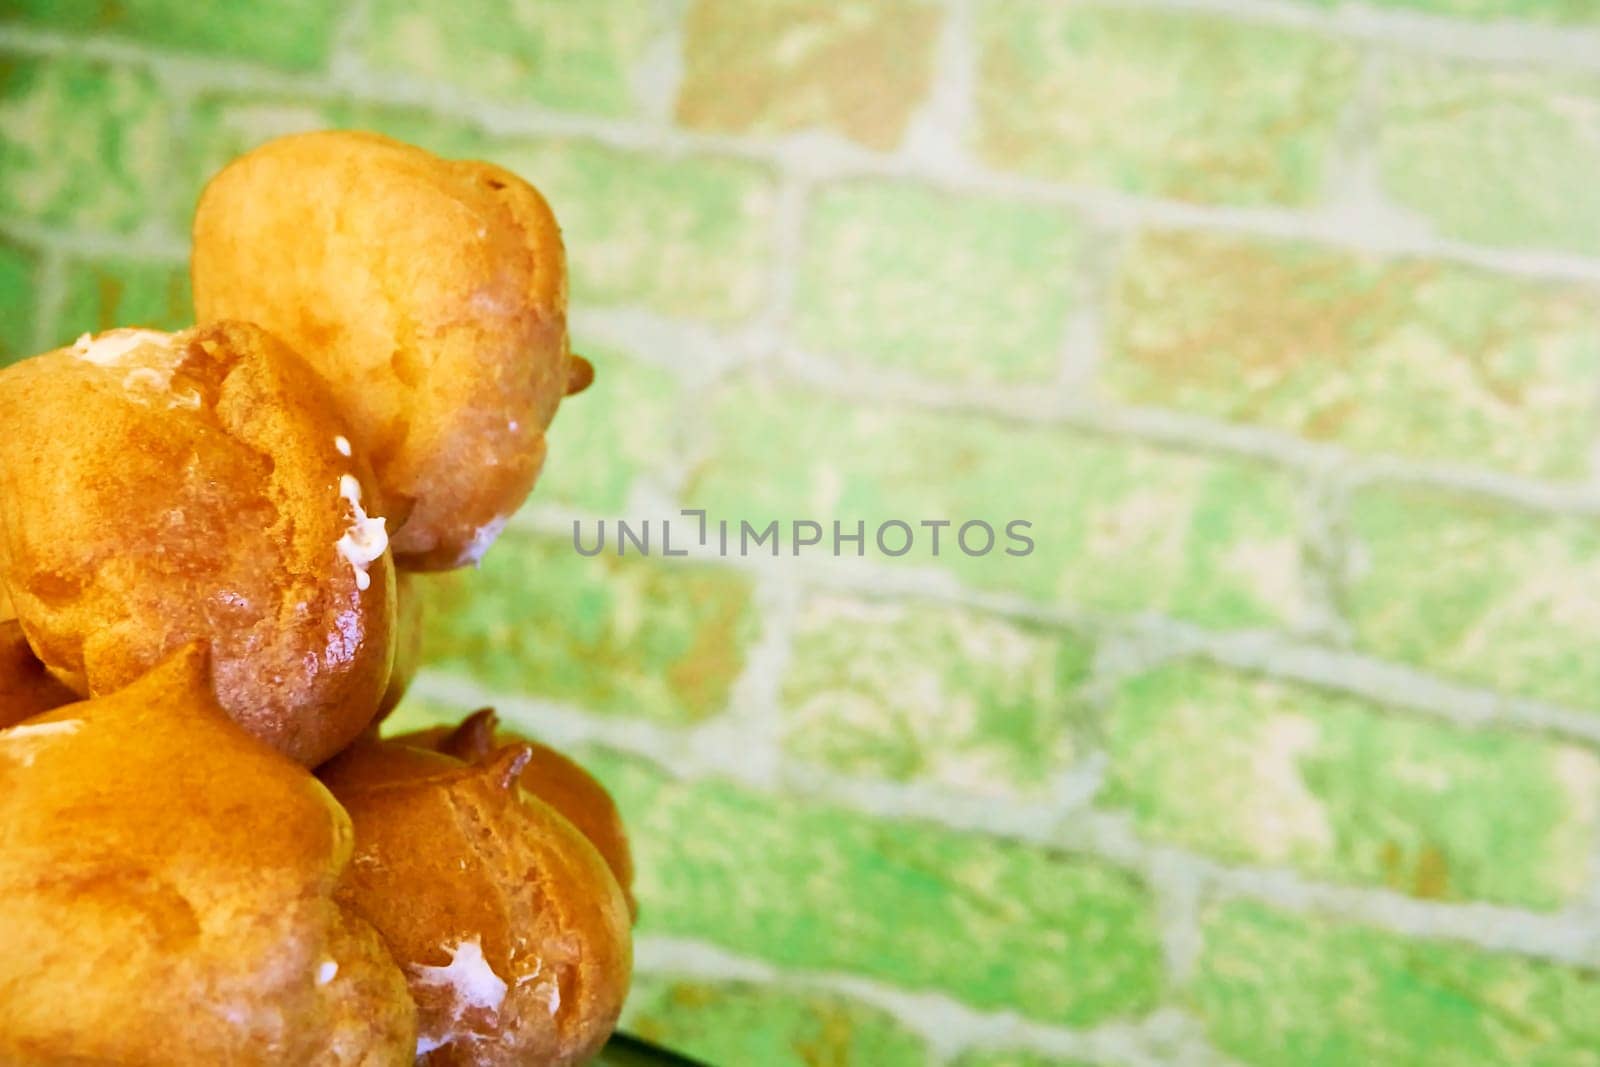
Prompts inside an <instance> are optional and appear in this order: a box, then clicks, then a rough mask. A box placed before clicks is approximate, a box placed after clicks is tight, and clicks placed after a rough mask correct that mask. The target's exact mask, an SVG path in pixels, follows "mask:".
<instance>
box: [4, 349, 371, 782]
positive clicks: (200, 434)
mask: <svg viewBox="0 0 1600 1067" xmlns="http://www.w3.org/2000/svg"><path fill="white" fill-rule="evenodd" d="M0 426H4V427H5V432H4V433H0V584H4V585H5V587H6V588H7V589H8V590H9V592H10V594H11V599H12V602H13V606H14V608H15V610H16V612H17V617H18V618H19V619H20V621H21V623H22V628H23V631H24V632H25V633H26V634H27V636H28V641H29V644H31V645H32V647H33V650H34V652H35V654H36V655H37V656H38V657H39V659H41V660H42V661H44V663H45V665H46V666H47V667H48V668H49V669H50V671H51V672H52V673H53V674H55V675H56V677H57V678H59V679H60V680H61V681H62V682H63V683H65V684H66V685H67V686H68V687H69V688H71V689H72V690H73V691H74V692H76V693H78V694H80V695H84V696H88V695H94V696H100V695H104V694H107V693H111V692H114V691H116V690H117V689H120V688H122V687H123V686H125V685H128V684H129V683H131V682H132V681H134V680H135V679H137V678H139V677H140V676H142V675H143V674H145V673H146V672H147V671H149V670H150V669H151V668H153V667H154V666H155V665H156V664H157V663H159V662H160V661H161V660H163V659H164V658H166V657H167V656H168V655H170V654H171V653H172V652H173V651H175V650H176V649H178V648H180V647H182V646H183V645H185V644H188V643H189V642H191V641H197V640H198V641H203V642H205V643H206V644H207V645H208V647H209V649H210V652H211V656H212V663H213V665H214V669H213V673H214V677H215V683H216V687H217V697H218V699H219V700H220V701H221V703H222V706H223V707H224V708H226V709H227V711H228V713H229V714H230V715H232V716H233V718H234V720H235V721H236V722H238V723H239V724H240V725H242V726H243V727H244V728H245V729H246V730H248V731H249V732H251V733H253V734H255V735H256V736H257V737H260V738H261V739H263V740H265V741H267V742H268V743H269V744H271V745H272V746H273V747H274V748H276V749H278V751H280V752H282V753H284V754H285V755H287V756H289V757H291V758H293V759H295V760H298V761H299V762H301V763H304V764H306V765H308V766H309V765H313V764H316V763H318V762H321V761H323V760H325V759H327V758H328V757H329V756H331V755H333V754H334V753H335V752H337V751H338V750H339V749H341V748H343V747H344V746H345V745H346V744H348V743H349V742H350V741H351V740H352V739H353V738H354V737H356V735H357V734H359V733H360V732H361V731H362V730H363V729H364V728H365V727H366V725H367V724H368V723H369V722H370V721H371V720H372V718H373V716H374V715H375V714H376V712H377V710H378V704H379V701H380V698H381V697H382V696H383V693H384V690H385V688H386V686H387V685H388V682H389V670H390V664H391V659H392V655H393V639H394V632H393V630H394V611H395V608H394V573H393V566H392V562H391V558H390V556H389V554H388V552H387V551H386V550H385V547H384V544H385V528H384V522H383V519H382V518H381V517H380V516H381V515H382V510H381V507H382V503H381V502H382V497H381V495H380V494H378V492H377V491H376V488H375V483H374V481H373V476H372V474H371V472H370V470H369V468H368V466H367V464H366V463H365V462H364V460H363V458H362V454H361V452H360V451H359V450H357V449H354V448H353V447H352V445H351V442H350V439H349V436H348V434H349V431H348V429H347V428H346V427H345V423H344V421H343V419H342V417H341V416H340V415H339V414H338V413H337V411H336V409H335V408H334V405H333V402H332V400H331V398H330V397H329V395H328V392H327V389H326V387H325V385H324V384H323V382H322V381H321V379H319V378H318V377H317V375H316V374H315V372H314V371H312V370H311V368H310V367H308V366H307V365H306V364H305V363H304V362H303V361H302V360H300V359H299V358H298V357H297V356H295V354H294V353H293V352H291V351H290V350H289V349H288V348H286V347H285V346H284V345H283V344H282V343H281V342H279V341H277V340H276V339H274V338H273V337H272V336H271V335H270V334H268V333H266V332H265V331H263V330H261V329H259V328H257V327H255V326H251V325H249V324H246V323H215V324H212V325H210V326H201V327H196V328H194V329H190V330H185V331H183V332H182V333H177V334H166V333H159V332H155V331H150V330H112V331H109V332H107V333H103V334H101V335H99V336H98V337H92V338H91V337H89V336H87V335H85V336H84V337H83V338H82V339H80V340H79V341H78V343H77V344H75V345H73V346H71V347H68V348H63V349H60V350H57V351H55V352H50V353H47V354H45V355H42V356H36V357H34V358H33V359H29V360H25V361H23V362H21V363H18V364H15V365H13V366H11V367H9V368H7V369H6V370H5V371H3V372H0Z"/></svg>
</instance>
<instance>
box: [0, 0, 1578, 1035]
mask: <svg viewBox="0 0 1600 1067" xmlns="http://www.w3.org/2000/svg"><path fill="white" fill-rule="evenodd" d="M0 12H3V16H0V213H3V221H0V361H9V360H14V359H17V358H21V357H23V356H25V355H27V354H30V353H32V352H35V351H39V350H42V349H45V348H49V347H53V346H55V345H57V344H60V343H63V342H65V341H68V340H70V339H71V338H72V337H74V336H75V335H77V334H78V333H80V332H82V331H85V330H98V329H102V328H106V327H110V326H114V325H126V324H134V323H138V324H148V325H156V326H168V327H176V326H179V325H182V324H184V323H186V322H188V321H189V319H190V317H191V315H192V310H191V308H190V302H189V296H188V289H187V279H186V259H187V253H188V238H187V226H188V220H189V217H190V213H191V211H192V209H193V205H194V201H195V198H196V195H197V193H198V190H199V188H200V186H201V184H202V183H203V182H204V180H205V179H206V177H207V176H208V175H210V174H211V173H212V172H214V171H215V170H216V169H217V168H218V167H219V166H220V165H221V164H223V163H224V162H225V161H227V160H228V159H229V158H230V157H232V156H233V155H235V154H237V153H239V152H241V151H243V150H246V149H248V148H250V147H251V146H253V145H255V144H257V143H259V142H261V141H263V140H265V139H267V138H270V137H273V136H275V135H278V134H282V133H286V132H290V131H295V130H301V129H310V128H317V127H328V126H353V127H364V128H370V129H376V130H381V131H384V132H387V133H390V134H392V135H395V136H398V137H402V138H405V139H407V140H411V141H414V142H417V143H419V144H421V145H424V146H426V147H428V148H430V149H432V150H434V151H436V152H439V153H442V154H446V155H458V156H477V157H482V158H487V159H491V160H495V161H497V162H499V163H502V164H504V165H506V166H509V167H511V168H513V169H515V170H516V171H518V172H519V173H521V174H522V175H524V176H525V177H527V178H528V179H530V180H532V181H533V182H535V183H536V184H537V185H539V186H540V187H541V188H542V189H543V190H544V191H545V193H546V194H547V196H548V197H549V199H550V200H551V202H552V204H553V205H554V207H555V209H556V212H557V214H558V215H559V217H560V218H561V220H562V222H563V224H564V228H565V233H566V238H567V244H568V248H569V254H570V257H571V269H572V287H573V324H574V334H575V344H576V347H577V348H578V349H579V350H580V351H582V352H584V353H585V354H587V355H588V356H589V357H590V358H591V359H592V360H593V362H594V363H595V364H596V366H597V368H598V374H599V376H598V381H597V383H596V385H595V387H594V388H593V389H592V390H590V392H588V393H587V394H585V395H583V396H581V397H579V398H577V399H575V400H573V401H571V402H570V403H568V404H567V405H566V406H564V407H563V408H562V410H561V413H560V416H559V418H558V420H557V423H556V426H555V429H554V432H553V435H552V438H551V460H550V463H549V467H548V470H547V473H546V474H545V476H544V479H543V481H542V482H541V484H540V487H539V489H538V490H537V491H536V493H535V495H534V499H533V501H532V503H531V504H530V506H529V507H528V509H527V510H526V511H525V512H524V513H523V514H522V515H520V516H519V517H518V519H517V520H516V522H515V524H514V527H513V529H512V530H511V532H509V533H508V534H507V535H506V537H505V538H504V540H503V541H502V542H501V544H500V545H499V546H498V547H497V548H496V549H495V550H494V551H493V552H491V553H490V555H489V556H488V558H487V559H486V561H485V562H484V564H483V566H482V569H481V570H479V571H477V572H472V573H465V574H462V575H457V576H450V577H447V578H442V579H439V580H437V581H434V582H432V583H431V584H430V586H429V600H430V607H431V609H432V615H431V619H430V623H429V630H428V640H427V661H428V669H427V671H426V672H425V674H424V675H423V677H422V679H421V680H420V682H419V684H418V686H417V688H416V691H415V694H414V696H413V698H412V700H411V703H410V704H409V705H408V707H407V708H406V709H405V710H404V712H403V713H402V717H401V722H400V725H412V724H415V723H417V722H420V721H425V720H432V719H441V718H456V717H459V716H460V715H461V714H462V713H464V712H465V711H468V710H470V709H472V708H475V707H478V706H481V705H486V704H493V705H495V706H497V707H498V708H499V709H500V710H501V712H502V714H503V715H504V716H505V717H506V718H507V719H508V720H510V721H511V722H512V723H514V724H515V725H517V726H518V727H520V728H523V729H525V730H527V731H530V732H532V733H533V734H535V735H538V736H540V737H542V738H544V739H546V740H548V741H550V742H552V743H555V744H557V745H561V746H566V747H568V748H569V749H571V750H573V751H574V752H575V753H576V754H578V755H579V756H580V757H581V758H583V759H584V760H586V761H587V762H588V763H589V765H590V766H591V767H592V768H593V769H594V770H595V771H596V772H597V773H598V774H599V775H600V776H601V777H602V778H603V779H604V781H605V782H606V783H607V784H608V785H609V786H610V787H611V788H612V789H613V790H614V791H615V793H616V795H617V796H618V798H619V801H620V802H621V804H622V806H623V807H624V809H625V812H626V815H627V818H628V822H629V825H630V826H631V829H632V833H633V840H634V845H635V848H636V851H637V854H638V860H639V867H640V871H639V880H640V885H639V897H640V899H641V914H640V925H639V934H640V943H639V952H638V971H639V976H638V980H637V988H636V990H635V992H634V995H633V998H632V1001H631V1005H630V1009H629V1014H628V1017H627V1020H626V1022H627V1025H628V1026H629V1027H630V1028H631V1029H632V1030H633V1031H634V1032H636V1033H638V1034H640V1035H642V1036H644V1037H646V1038H649V1039H651V1040H654V1041H657V1042H660V1043H662V1044H665V1045H668V1046H671V1047H673V1048H677V1049H680V1050H682V1051H685V1052H688V1053H692V1054H694V1055H697V1056H700V1057H703V1058H704V1059H706V1060H708V1061H711V1062H713V1063H718V1064H764V1065H765V1064H775V1065H788V1064H806V1065H813V1067H839V1065H850V1064H866V1065H874V1067H895V1065H900V1064H921V1063H945V1064H953V1065H959V1067H1047V1065H1078V1064H1102V1065H1131V1064H1147V1063H1213V1062H1215V1063H1235V1064H1250V1065H1268V1064H1272V1065H1276V1064H1295V1065H1324V1064H1328V1065H1332V1064H1409V1063H1438V1064H1482V1063H1505V1064H1568V1063H1572V1064H1594V1063H1600V981H1597V978H1596V972H1595V970H1594V968H1595V966H1596V964H1597V963H1600V883H1597V881H1596V874H1597V870H1596V863H1595V860H1596V843H1597V823H1600V655H1596V654H1595V653H1594V651H1593V648H1592V645H1593V643H1594V639H1595V637H1596V636H1597V632H1600V525H1597V523H1596V515H1597V513H1600V483H1597V480H1596V448H1595V446H1596V441H1597V427H1600V423H1597V420H1596V417H1595V416H1596V401H1597V399H1600V195H1597V193H1596V189H1597V188H1600V0H1369V2H1368V3H1366V4H1362V5H1353V4H1352V5H1346V6H1341V5H1339V4H1338V3H1336V2H1335V0H1142V2H1139V3H1132V4H1111V3H1104V4H1095V3H1072V2H1060V3H1046V2H1042V0H846V2H838V3H833V2H827V0H692V2H676V0H669V2H652V0H582V2H576V0H575V2H570V3H561V2H551V0H543V2H540V0H458V2H456V3H453V4H448V5H446V4H433V5H428V4H411V3H405V2H401V0H361V2H357V3H353V4H346V3H340V2H336V0H293V2H285V3H278V4H270V5H269V4H259V3H250V2H243V0H240V2H231V3H214V4H195V3H180V2H177V0H117V2H112V0H103V2H102V0H81V2H80V0H68V2H66V3H57V2H52V0H0ZM3 432H4V428H3V427H0V433H3ZM681 507H699V508H705V509H708V511H709V513H710V516H711V518H712V519H713V520H715V519H717V518H727V519H730V520H733V521H734V522H735V523H737V521H738V520H739V519H741V518H744V519H749V520H751V521H752V522H757V523H758V525H764V524H765V522H766V521H768V520H769V519H773V518H776V519H780V520H783V521H784V522H786V523H787V522H788V521H790V520H793V519H797V518H812V519H817V520H821V521H823V522H830V521H831V520H833V519H839V520H842V521H844V522H845V523H846V524H847V528H848V527H853V525H854V522H855V521H856V520H858V519H860V520H867V521H868V522H869V530H870V529H871V528H872V527H873V526H875V525H876V523H877V522H879V521H882V520H884V519H888V518H899V519H903V520H905V521H908V522H911V523H913V524H915V523H917V522H919V521H920V520H924V519H928V520H935V519H949V520H952V521H954V522H956V523H957V524H959V523H960V522H963V521H966V520H970V519H983V520H986V521H989V522H991V523H993V524H995V525H996V526H1001V525H1003V524H1004V523H1006V522H1008V521H1010V520H1013V519H1021V520H1026V521H1030V522H1032V524H1033V530H1032V535H1033V537H1034V539H1035V542H1036V548H1035V551H1034V552H1033V553H1032V554H1031V555H1029V556H1027V557H1023V558H1014V557H1007V556H1004V555H1002V554H999V553H996V554H993V555H990V556H986V557H982V558H969V557H966V556H964V555H962V554H961V553H959V552H952V551H951V550H950V548H949V546H948V543H947V544H946V547H945V549H944V551H943V553H942V554H941V556H940V557H939V558H933V557H932V556H931V555H930V554H929V553H928V552H926V551H924V550H923V549H922V548H921V547H919V548H918V549H917V550H916V551H913V552H912V553H910V554H909V555H907V556H905V557H904V558H901V559H890V558H887V557H885V556H884V555H882V554H881V553H879V552H877V551H875V550H874V549H873V547H872V546H871V545H870V542H869V546H868V551H867V555H866V558H862V559H857V558H853V557H851V558H845V559H842V560H835V559H833V558H831V557H829V556H827V555H824V554H812V553H808V554H807V555H805V556H804V557H802V558H799V559H796V558H792V557H789V556H787V555H785V556H784V557H780V558H778V559H772V558H770V557H764V556H752V557H751V558H737V557H735V558H731V559H706V558H689V559H665V558H661V557H660V556H659V554H657V555H653V556H650V557H645V558H640V557H639V556H637V555H630V556H629V557H627V558H622V559H619V558H617V557H616V556H615V555H610V554H608V555H604V556H600V557H596V558H594V559H585V558H583V557H580V556H579V555H578V554H577V553H575V552H574V551H573V547H572V522H573V519H574V518H581V519H583V521H584V522H585V523H586V527H585V528H586V530H589V531H592V530H593V529H594V527H593V523H594V521H595V520H597V519H598V518H601V517H605V518H608V519H611V520H615V519H616V518H618V517H622V516H628V517H634V518H644V517H652V518H654V519H657V520H659V519H661V518H665V517H670V516H673V515H675V514H676V513H677V511H678V509H679V508H681ZM675 536H676V534H675Z"/></svg>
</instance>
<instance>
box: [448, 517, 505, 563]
mask: <svg viewBox="0 0 1600 1067" xmlns="http://www.w3.org/2000/svg"><path fill="white" fill-rule="evenodd" d="M510 521H511V519H510V517H509V516H505V517H502V518H498V519H495V520H494V521H493V522H489V523H486V524H484V525H482V526H480V527H478V529H477V530H476V531H475V532H474V533H473V535H472V541H471V543H470V544H468V545H467V547H466V548H464V549H462V551H461V560H460V562H461V563H462V564H473V565H476V564H477V563H478V561H479V560H481V559H483V556H484V553H486V552H488V551H489V549H490V548H492V547H494V543H495V542H496V541H498V540H499V539H500V535H501V534H502V533H504V532H505V529H506V524H507V523H509V522H510Z"/></svg>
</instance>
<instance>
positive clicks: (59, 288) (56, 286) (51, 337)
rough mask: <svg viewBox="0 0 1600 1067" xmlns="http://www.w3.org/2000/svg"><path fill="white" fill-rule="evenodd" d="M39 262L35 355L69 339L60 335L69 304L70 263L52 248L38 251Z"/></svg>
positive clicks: (37, 272)
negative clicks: (62, 319) (68, 269)
mask: <svg viewBox="0 0 1600 1067" xmlns="http://www.w3.org/2000/svg"><path fill="white" fill-rule="evenodd" d="M38 255H39V259H38V263H37V266H36V267H35V268H34V280H35V282H36V283H37V286H38V288H37V292H36V295H35V297H34V302H33V309H34V318H33V335H32V338H31V342H30V343H31V344H32V347H33V351H35V352H48V351H49V350H51V349H52V348H54V347H55V346H57V345H59V344H65V343H66V342H67V340H68V338H66V337H62V336H60V332H61V327H62V325H63V324H62V322H61V316H62V312H64V311H65V310H66V305H67V261H66V257H65V256H64V255H62V253H61V251H60V250H59V249H56V248H52V247H49V246H46V247H42V248H39V249H38Z"/></svg>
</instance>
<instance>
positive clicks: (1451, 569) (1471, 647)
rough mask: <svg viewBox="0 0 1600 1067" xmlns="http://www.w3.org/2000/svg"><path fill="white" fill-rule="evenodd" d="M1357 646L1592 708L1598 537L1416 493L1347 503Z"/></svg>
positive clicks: (1472, 502)
mask: <svg viewBox="0 0 1600 1067" xmlns="http://www.w3.org/2000/svg"><path fill="white" fill-rule="evenodd" d="M1349 528H1350V533H1351V536H1352V538H1353V544H1352V546H1351V548H1350V552H1349V554H1350V557H1351V558H1350V560H1349V563H1348V572H1349V575H1348V578H1347V581H1346V588H1345V596H1344V599H1345V602H1346V609H1347V612H1348V615H1349V619H1350V622H1351V624H1352V630H1353V634H1354V639H1355V643H1356V645H1357V646H1358V647H1360V648H1362V649H1364V650H1366V651H1370V652H1372V653H1374V654H1376V655H1380V656H1383V657H1385V658H1388V659H1395V660H1400V661H1402V662H1405V663H1410V664H1414V665H1416V666H1419V667H1423V668H1426V669H1428V670H1431V671H1436V672H1438V673H1440V674H1443V675H1446V676H1449V677H1452V678H1457V679H1461V680H1465V681H1469V682H1476V683H1480V684H1482V685H1486V686H1489V687H1492V688H1496V689H1502V690H1506V691H1509V692H1512V693H1518V694H1522V695H1525V696H1532V697H1541V698H1544V699H1547V700H1553V701H1566V702H1570V703H1575V704H1582V705H1588V706H1596V705H1597V704H1600V697H1597V696H1596V694H1597V693H1600V661H1597V660H1596V658H1595V656H1594V654H1593V652H1594V635H1595V633H1596V630H1597V627H1600V606H1597V605H1600V529H1597V528H1596V526H1595V523H1594V522H1593V520H1583V519H1578V518H1571V519H1564V518H1556V517H1551V516H1545V515H1537V514H1531V513H1527V512H1522V511H1518V510H1515V509H1512V508H1509V507H1502V506H1498V505H1496V504H1494V503H1493V502H1490V501H1487V500H1482V499H1474V498H1469V497H1455V496H1451V495H1448V494H1446V493H1443V492H1433V491H1428V490H1425V489H1403V488H1396V489H1380V488H1374V489H1372V490H1369V491H1366V492H1363V493H1359V494H1357V496H1356V497H1355V499H1354V500H1353V501H1352V502H1351V510H1350V518H1349Z"/></svg>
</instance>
